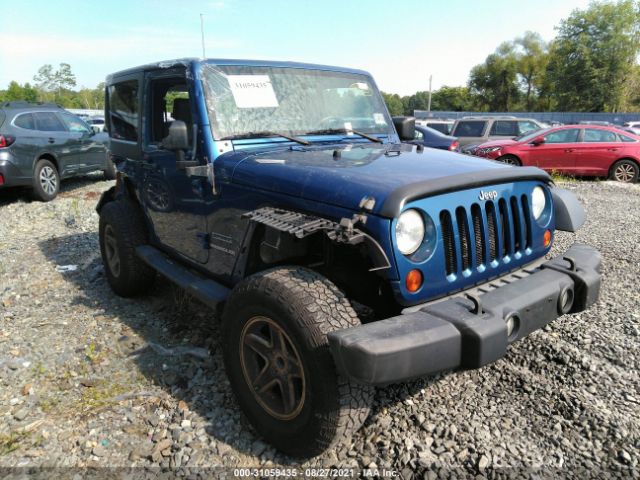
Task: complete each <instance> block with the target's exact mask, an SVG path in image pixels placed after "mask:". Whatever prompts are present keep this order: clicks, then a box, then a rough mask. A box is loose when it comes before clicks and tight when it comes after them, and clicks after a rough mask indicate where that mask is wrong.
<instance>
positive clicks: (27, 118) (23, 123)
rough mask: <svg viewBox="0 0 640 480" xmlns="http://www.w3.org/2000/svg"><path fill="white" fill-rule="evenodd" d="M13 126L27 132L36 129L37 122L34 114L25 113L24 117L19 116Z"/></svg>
mask: <svg viewBox="0 0 640 480" xmlns="http://www.w3.org/2000/svg"><path fill="white" fill-rule="evenodd" d="M13 124H14V125H15V126H16V127H20V128H26V129H27V130H35V129H36V122H35V120H34V119H33V114H31V113H23V114H22V115H18V116H17V117H16V119H15V120H14V121H13Z"/></svg>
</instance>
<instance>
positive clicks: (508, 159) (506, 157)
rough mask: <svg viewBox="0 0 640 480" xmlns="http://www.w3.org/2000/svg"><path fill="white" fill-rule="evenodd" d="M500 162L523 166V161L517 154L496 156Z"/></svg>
mask: <svg viewBox="0 0 640 480" xmlns="http://www.w3.org/2000/svg"><path fill="white" fill-rule="evenodd" d="M496 160H497V161H498V162H502V163H506V164H507V165H513V166H514V167H521V166H522V162H520V159H519V158H518V157H516V156H515V155H504V156H502V157H498V158H496Z"/></svg>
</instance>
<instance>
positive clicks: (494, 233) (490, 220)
mask: <svg viewBox="0 0 640 480" xmlns="http://www.w3.org/2000/svg"><path fill="white" fill-rule="evenodd" d="M485 208H486V212H487V228H488V231H489V232H488V233H489V255H490V256H491V261H492V262H493V261H494V260H496V259H497V258H498V226H497V223H496V207H495V205H494V204H493V202H487V206H486V207H485Z"/></svg>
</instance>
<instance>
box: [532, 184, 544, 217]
mask: <svg viewBox="0 0 640 480" xmlns="http://www.w3.org/2000/svg"><path fill="white" fill-rule="evenodd" d="M546 205H547V198H546V196H545V194H544V190H543V189H542V187H535V188H534V189H533V192H531V208H532V210H533V218H535V219H536V220H538V219H539V218H540V216H541V215H542V212H544V207H545V206H546Z"/></svg>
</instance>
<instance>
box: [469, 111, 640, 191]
mask: <svg viewBox="0 0 640 480" xmlns="http://www.w3.org/2000/svg"><path fill="white" fill-rule="evenodd" d="M469 153H471V154H472V155H476V156H479V157H485V158H490V159H492V160H498V161H500V162H504V163H508V164H511V165H522V166H534V167H538V168H541V169H543V170H546V171H548V172H559V173H563V174H568V175H574V176H598V177H609V178H610V179H612V180H617V181H620V182H636V181H638V172H639V170H640V168H639V166H640V137H638V136H636V135H634V134H631V133H628V132H627V131H622V130H621V129H619V128H617V127H610V126H600V125H595V124H592V123H591V124H578V125H563V126H561V127H555V128H543V129H539V130H534V131H532V132H529V133H527V134H524V135H520V136H517V137H514V138H512V139H501V140H493V141H489V142H485V143H482V144H480V145H477V146H475V147H474V148H473V149H472V150H471V151H470V152H469Z"/></svg>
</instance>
